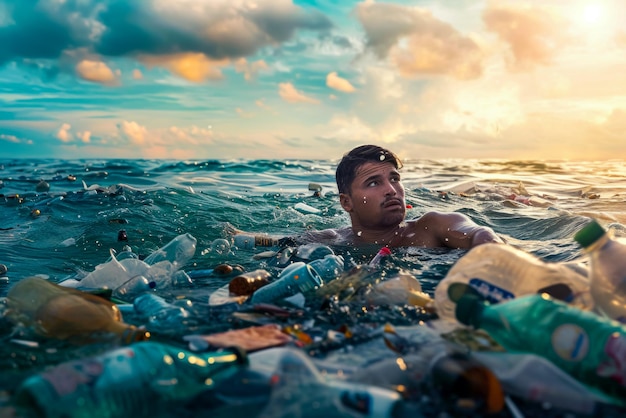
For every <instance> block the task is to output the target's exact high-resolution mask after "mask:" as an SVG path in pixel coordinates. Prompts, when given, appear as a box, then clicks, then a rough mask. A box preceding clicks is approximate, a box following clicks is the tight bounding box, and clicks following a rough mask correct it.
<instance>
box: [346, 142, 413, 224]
mask: <svg viewBox="0 0 626 418" xmlns="http://www.w3.org/2000/svg"><path fill="white" fill-rule="evenodd" d="M401 167H402V162H401V161H400V159H399V158H398V157H397V156H396V155H395V154H394V153H392V152H391V151H388V150H386V149H384V148H381V147H379V146H376V145H363V146H360V147H357V148H355V149H353V150H352V151H350V152H349V153H347V154H346V155H344V157H343V158H342V159H341V162H340V163H339V165H338V166H337V172H336V174H335V176H336V180H337V188H338V189H339V202H340V203H341V206H342V207H343V209H344V210H345V211H346V212H348V213H349V214H350V219H351V221H352V228H353V229H355V228H356V229H358V232H359V233H360V232H362V231H368V230H369V231H372V230H378V231H387V230H389V228H395V227H396V226H397V225H399V224H400V223H401V222H402V221H403V220H404V215H405V212H406V206H405V202H404V187H403V186H402V182H401V181H400V173H399V172H398V170H399V169H400V168H401Z"/></svg>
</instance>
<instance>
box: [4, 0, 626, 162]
mask: <svg viewBox="0 0 626 418" xmlns="http://www.w3.org/2000/svg"><path fill="white" fill-rule="evenodd" d="M624 22H626V1H624V0H529V1H524V0H511V1H507V0H438V1H436V0H413V1H408V0H396V1H371V0H366V1H352V0H335V1H331V0H250V1H247V0H0V159H6V158H59V159H91V158H96V159H109V158H125V159H136V158H144V159H177V160H193V159H337V158H340V157H341V155H343V154H344V153H345V152H347V151H349V150H350V149H351V148H353V147H355V146H357V145H361V144H367V143H371V144H378V145H382V146H384V147H387V148H389V149H390V150H392V151H394V152H395V153H397V154H398V155H400V156H401V158H403V159H451V158H454V159H456V158H471V159H515V160H526V159H541V160H607V159H616V158H617V159H619V158H625V157H626V23H624Z"/></svg>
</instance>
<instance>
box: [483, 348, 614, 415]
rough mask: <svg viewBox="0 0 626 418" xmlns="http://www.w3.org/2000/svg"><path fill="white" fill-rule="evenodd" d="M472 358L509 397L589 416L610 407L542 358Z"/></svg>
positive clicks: (515, 355)
mask: <svg viewBox="0 0 626 418" xmlns="http://www.w3.org/2000/svg"><path fill="white" fill-rule="evenodd" d="M471 356H472V357H473V358H475V359H477V360H478V361H480V362H481V363H482V364H484V365H485V366H487V367H489V369H490V370H491V371H492V372H493V373H494V374H495V375H496V377H497V378H498V380H499V381H500V383H501V384H502V387H503V389H504V390H505V392H506V393H507V394H509V395H513V396H517V397H519V398H521V399H525V400H527V401H531V402H538V403H548V404H550V405H551V406H553V407H555V408H560V409H563V410H564V411H570V412H574V413H578V414H585V415H590V416H593V415H594V413H596V412H597V411H598V409H599V408H598V407H599V406H600V405H601V404H605V403H606V404H608V403H611V401H610V399H609V398H607V397H606V396H605V395H602V394H601V393H600V392H599V391H598V390H596V389H592V388H590V387H588V386H586V385H584V384H582V383H581V382H579V381H578V380H576V379H575V378H574V377H572V376H571V375H569V374H567V373H565V371H563V370H561V369H560V368H558V367H557V366H556V365H554V363H552V362H550V361H549V360H547V359H546V358H544V357H541V356H539V355H536V354H531V353H507V352H488V351H475V352H472V353H471Z"/></svg>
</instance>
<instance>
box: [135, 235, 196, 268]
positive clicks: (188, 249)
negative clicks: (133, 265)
mask: <svg viewBox="0 0 626 418" xmlns="http://www.w3.org/2000/svg"><path fill="white" fill-rule="evenodd" d="M196 243H197V240H196V239H195V238H194V237H193V236H192V235H191V234H181V235H179V236H177V237H176V238H174V239H173V240H171V241H170V242H168V243H167V244H166V245H164V246H163V247H161V248H159V249H158V250H156V251H155V252H153V253H152V254H150V255H149V256H147V257H146V258H145V259H144V260H143V261H145V262H146V263H147V264H150V265H152V264H156V263H158V262H159V261H165V260H167V261H169V262H170V263H172V264H173V265H174V269H175V270H178V269H179V268H181V267H183V266H184V265H185V264H187V262H188V261H189V260H191V258H192V257H193V256H194V254H195V252H196Z"/></svg>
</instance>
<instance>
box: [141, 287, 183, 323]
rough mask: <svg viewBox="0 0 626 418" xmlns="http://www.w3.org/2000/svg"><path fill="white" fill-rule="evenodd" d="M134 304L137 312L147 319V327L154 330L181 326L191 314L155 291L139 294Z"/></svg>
mask: <svg viewBox="0 0 626 418" xmlns="http://www.w3.org/2000/svg"><path fill="white" fill-rule="evenodd" d="M133 306H134V307H135V312H136V313H137V314H139V315H140V316H142V317H143V318H146V319H147V321H148V323H147V328H148V330H149V331H152V332H154V331H158V330H161V331H165V330H168V329H169V328H172V327H174V328H180V327H181V326H183V324H184V321H185V319H186V318H188V317H189V316H190V314H189V312H188V311H187V310H186V309H185V308H183V307H180V306H176V305H173V304H171V303H169V302H168V301H166V300H165V299H164V298H163V297H161V296H159V295H157V294H156V293H153V292H149V293H143V294H141V295H139V296H137V297H136V298H135V300H134V301H133Z"/></svg>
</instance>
